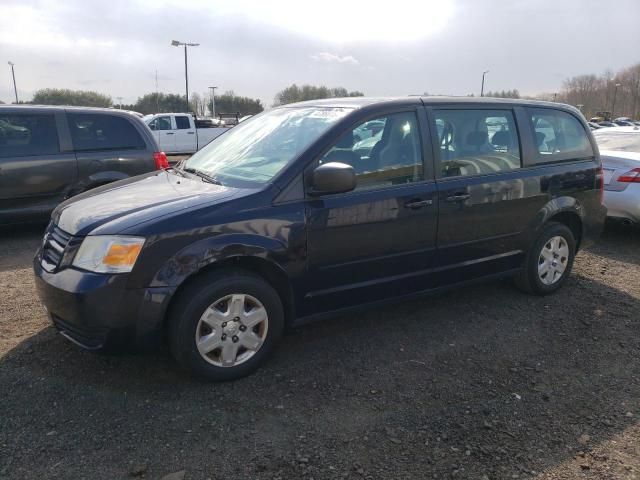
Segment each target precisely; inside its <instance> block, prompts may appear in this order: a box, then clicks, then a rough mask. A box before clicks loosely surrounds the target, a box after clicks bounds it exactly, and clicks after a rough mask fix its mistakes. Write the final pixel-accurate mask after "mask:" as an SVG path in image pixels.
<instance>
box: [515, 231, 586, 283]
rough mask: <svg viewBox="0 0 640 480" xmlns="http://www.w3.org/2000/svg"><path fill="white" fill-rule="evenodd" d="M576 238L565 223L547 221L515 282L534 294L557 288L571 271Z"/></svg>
mask: <svg viewBox="0 0 640 480" xmlns="http://www.w3.org/2000/svg"><path fill="white" fill-rule="evenodd" d="M575 252H576V241H575V238H574V236H573V233H572V232H571V230H570V229H569V227H567V226H566V225H564V224H562V223H558V222H550V223H549V224H547V225H546V226H545V227H544V228H543V230H542V232H541V233H540V235H539V236H538V238H537V239H536V241H535V242H534V243H533V245H532V246H531V249H530V250H529V252H528V254H527V258H526V259H525V263H524V266H523V268H522V270H521V271H520V272H519V273H518V274H517V275H516V277H515V283H516V286H517V287H518V288H520V289H521V290H523V291H525V292H527V293H531V294H533V295H548V294H550V293H553V292H555V291H556V290H558V289H559V288H560V287H562V285H563V284H564V283H565V282H566V280H567V277H568V276H569V274H570V273H571V268H572V267H573V260H574V257H575Z"/></svg>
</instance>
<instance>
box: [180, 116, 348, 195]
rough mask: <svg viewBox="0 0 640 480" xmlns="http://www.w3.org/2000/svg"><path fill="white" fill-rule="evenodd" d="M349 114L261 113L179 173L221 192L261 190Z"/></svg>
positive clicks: (213, 142) (224, 136)
mask: <svg viewBox="0 0 640 480" xmlns="http://www.w3.org/2000/svg"><path fill="white" fill-rule="evenodd" d="M351 111H352V109H350V108H342V107H340V108H338V107H327V108H324V107H281V108H276V109H274V110H270V111H267V112H264V113H261V114H259V115H256V116H254V117H251V118H250V119H248V120H246V121H244V122H242V123H240V124H239V125H238V126H236V127H233V128H232V129H231V130H229V131H228V132H226V133H224V134H223V135H221V136H219V137H217V138H216V139H215V140H213V141H212V142H211V143H210V144H209V145H207V146H206V147H204V148H203V149H202V150H200V151H199V152H197V153H195V154H194V155H193V156H192V157H191V158H189V159H188V160H187V161H186V162H185V163H184V164H183V169H184V170H186V171H191V172H193V171H197V172H201V173H203V174H205V175H207V176H208V177H210V178H212V179H215V181H216V183H221V184H222V185H225V186H231V187H239V188H256V187H259V186H261V185H263V184H265V183H268V182H269V181H271V179H272V178H273V177H275V176H276V175H277V174H278V173H279V172H280V171H282V169H283V168H284V167H286V166H287V165H288V164H289V163H290V162H291V161H292V160H293V159H294V158H296V157H297V156H298V155H299V154H300V153H302V151H303V150H304V149H305V148H307V147H308V146H309V145H310V144H311V143H312V142H314V141H315V140H317V139H318V138H319V137H320V136H321V135H322V134H323V133H324V132H325V131H326V130H327V129H328V128H329V127H331V126H332V125H333V124H335V123H336V122H337V121H338V120H340V119H341V118H343V117H344V116H345V115H347V114H348V113H349V112H351Z"/></svg>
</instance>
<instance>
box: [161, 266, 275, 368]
mask: <svg viewBox="0 0 640 480" xmlns="http://www.w3.org/2000/svg"><path fill="white" fill-rule="evenodd" d="M169 322H170V323H169V337H170V338H169V342H170V345H171V351H172V353H173V355H174V357H175V358H176V360H178V362H179V363H180V364H181V365H182V366H184V367H185V368H187V369H188V370H190V371H191V372H192V373H194V374H195V375H198V376H200V377H204V378H206V379H208V380H213V381H222V380H233V379H236V378H240V377H243V376H245V375H248V374H249V373H251V372H253V371H254V370H255V369H257V368H258V367H259V366H260V365H262V363H263V362H264V360H265V358H266V357H267V355H268V354H269V353H270V351H271V350H272V349H273V347H274V345H275V344H276V342H277V340H278V339H279V338H280V336H281V335H282V330H283V325H284V315H283V308H282V303H281V301H280V298H279V296H278V294H277V292H276V291H275V290H274V289H273V288H272V287H271V286H270V285H269V284H267V283H266V282H265V281H264V280H263V279H262V278H260V277H258V276H255V275H253V274H251V273H249V272H243V271H240V270H224V271H219V272H215V273H211V274H206V275H203V276H202V277H201V278H199V279H197V280H196V281H195V282H194V283H192V284H190V285H189V286H188V287H187V288H186V289H185V290H184V291H183V292H182V293H181V294H180V297H179V298H178V299H177V300H176V303H175V304H174V305H173V307H172V309H171V313H170V318H169Z"/></svg>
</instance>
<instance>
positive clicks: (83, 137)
mask: <svg viewBox="0 0 640 480" xmlns="http://www.w3.org/2000/svg"><path fill="white" fill-rule="evenodd" d="M162 167H168V164H167V159H166V156H165V155H164V154H163V153H161V152H160V151H159V149H158V146H157V144H156V141H155V140H154V138H153V136H152V135H151V132H150V131H149V129H148V128H147V127H146V126H145V125H144V123H143V122H142V121H141V120H140V119H138V118H136V117H135V116H133V115H131V114H129V113H127V112H121V111H118V110H111V109H98V108H79V107H39V106H30V105H29V106H26V105H22V106H8V105H2V106H0V224H8V223H21V222H25V221H32V220H36V221H37V220H39V219H40V220H41V219H46V218H47V217H49V215H50V214H51V211H52V210H53V209H54V207H55V206H56V205H57V204H58V203H60V202H62V201H63V200H65V199H67V198H69V197H71V196H73V195H77V194H78V193H81V192H84V191H86V190H89V189H91V188H94V187H97V186H99V185H104V184H105V183H109V182H113V181H115V180H121V179H123V178H127V177H131V176H134V175H139V174H141V173H146V172H151V171H153V170H156V169H157V168H162Z"/></svg>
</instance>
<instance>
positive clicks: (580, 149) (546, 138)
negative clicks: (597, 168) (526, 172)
mask: <svg viewBox="0 0 640 480" xmlns="http://www.w3.org/2000/svg"><path fill="white" fill-rule="evenodd" d="M527 112H528V114H529V117H530V118H531V126H532V128H533V141H534V145H535V149H536V155H535V156H534V158H530V159H527V160H528V163H529V164H533V165H535V164H544V163H552V162H558V161H570V160H579V159H582V158H588V157H593V155H594V153H593V148H592V147H591V142H590V141H589V137H588V136H587V132H586V130H585V128H584V127H583V125H582V123H581V122H580V121H579V120H578V119H577V118H576V117H574V116H573V115H571V114H570V113H567V112H563V111H560V110H553V109H550V108H527Z"/></svg>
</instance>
